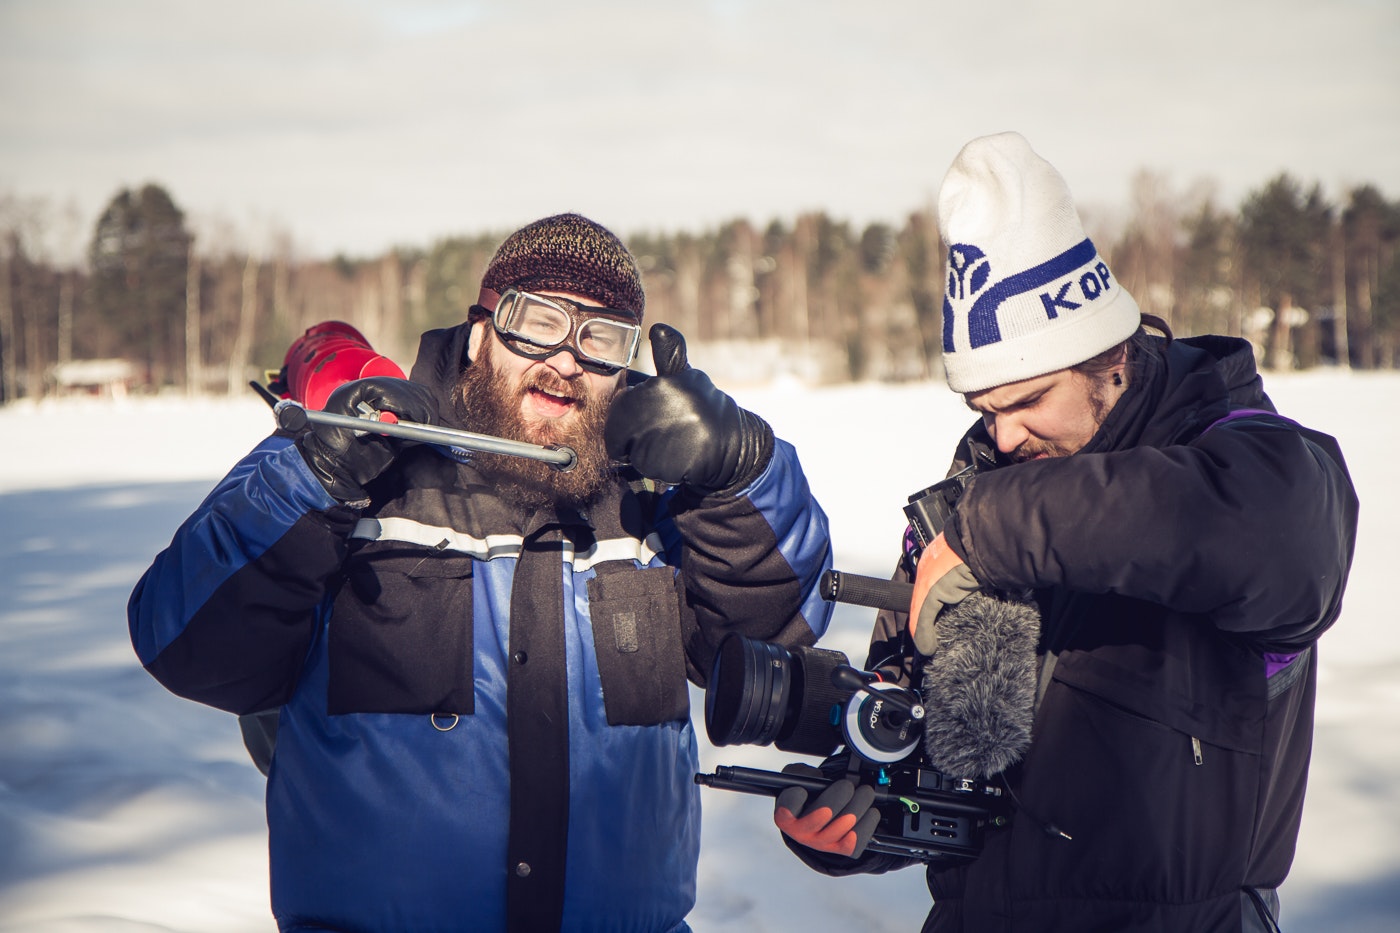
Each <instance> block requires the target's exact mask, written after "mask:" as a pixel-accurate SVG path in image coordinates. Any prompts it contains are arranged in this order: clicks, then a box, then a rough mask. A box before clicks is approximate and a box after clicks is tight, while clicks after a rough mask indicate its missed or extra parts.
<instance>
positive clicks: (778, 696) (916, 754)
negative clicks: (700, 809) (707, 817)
mask: <svg viewBox="0 0 1400 933" xmlns="http://www.w3.org/2000/svg"><path fill="white" fill-rule="evenodd" d="M922 715H923V709H922V705H921V703H920V698H919V697H918V694H917V693H915V692H914V691H912V690H909V689H907V688H904V687H899V686H897V685H895V684H889V683H883V682H880V681H879V680H878V678H877V677H876V676H875V675H873V674H869V673H866V672H862V671H857V670H856V669H854V668H852V667H851V666H850V665H849V663H848V662H847V658H846V656H845V655H844V654H842V653H841V652H839V651H833V650H830V649H821V648H812V647H800V648H793V649H788V648H785V647H783V646H781V645H777V644H773V643H771V642H765V641H761V640H758V639H753V638H747V637H745V636H742V635H739V634H737V633H731V634H730V635H728V636H726V637H725V639H724V641H723V642H721V644H720V650H719V651H718V652H717V653H716V655H715V662H714V665H713V668H712V673H711V677H710V681H709V685H708V686H707V688H706V691H705V727H706V732H707V734H708V735H709V738H710V742H711V744H713V745H715V746H717V747H722V746H725V745H736V744H745V745H768V744H772V745H774V746H775V747H777V748H778V749H780V750H782V751H789V752H794V753H797V754H805V755H814V756H818V757H822V758H823V759H824V760H823V762H822V764H821V765H820V768H819V773H820V774H821V777H809V776H802V775H795V774H790V773H786V772H784V773H778V772H772V771H761V770H756V769H751V768H740V767H730V766H724V765H721V766H718V767H716V768H715V771H714V773H713V774H697V775H695V781H696V783H697V784H701V785H704V786H708V787H713V788H717V789H721V790H732V791H738V792H741V793H749V794H760V795H766V796H771V797H776V796H777V795H778V794H780V793H781V792H782V791H783V790H784V789H786V788H788V787H793V786H801V787H806V788H807V789H808V790H809V791H810V792H813V793H819V792H820V791H821V790H823V789H825V787H827V786H829V785H830V784H831V783H832V782H833V781H837V780H844V779H849V780H852V781H854V782H856V783H860V784H866V785H869V786H871V787H872V788H873V789H874V790H875V807H876V808H877V810H879V812H880V820H879V824H878V826H877V828H876V831H875V834H874V836H873V837H872V840H871V843H870V844H869V845H868V846H867V850H868V851H871V852H881V853H886V854H893V855H899V856H903V857H907V858H913V859H918V860H921V861H936V860H945V859H950V858H972V857H975V856H976V855H977V853H978V852H980V851H981V845H982V834H983V830H984V828H985V827H986V826H987V825H988V824H989V823H990V824H995V825H999V824H1000V823H1001V822H1003V821H1004V815H1003V813H1004V804H1003V802H1002V798H1001V788H999V787H995V786H993V785H990V784H985V783H981V782H978V781H972V780H966V779H958V778H954V777H949V776H947V775H944V774H942V773H940V772H939V771H937V770H935V769H934V768H932V767H931V766H930V765H929V764H928V762H927V760H926V758H925V755H924V752H923V749H922V747H921V746H922V739H923V727H922Z"/></svg>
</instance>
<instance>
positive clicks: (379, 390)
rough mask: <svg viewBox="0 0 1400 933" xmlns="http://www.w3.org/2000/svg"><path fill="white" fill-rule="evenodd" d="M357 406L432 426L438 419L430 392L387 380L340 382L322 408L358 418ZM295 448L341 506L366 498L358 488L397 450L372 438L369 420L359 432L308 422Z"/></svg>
mask: <svg viewBox="0 0 1400 933" xmlns="http://www.w3.org/2000/svg"><path fill="white" fill-rule="evenodd" d="M362 404H364V405H368V406H369V407H370V408H372V409H374V410H375V411H381V412H392V413H393V414H394V415H396V416H397V417H398V418H399V419H400V420H402V421H414V422H418V423H419V424H435V423H437V420H438V410H437V400H436V398H435V397H434V396H433V393H432V391H431V390H429V389H428V388H427V387H426V386H422V385H419V384H418V383H416V382H409V381H408V380H407V379H392V378H390V377H388V376H370V377H368V378H366V379H356V380H355V381H353V382H347V383H345V384H344V385H343V386H341V387H339V388H338V389H336V390H335V391H334V392H332V393H331V394H330V398H328V399H326V407H325V410H326V411H327V412H329V413H330V414H334V415H349V416H351V417H359V416H360V415H361V414H363V412H362V410H361V408H360V406H361V405H362ZM357 435H358V436H357ZM296 444H297V447H298V448H299V449H300V450H301V455H302V457H303V458H304V459H305V460H306V462H307V464H308V465H309V466H310V467H311V472H313V473H315V474H316V478H317V479H318V480H320V481H321V485H323V486H325V487H326V491H327V492H329V493H330V494H331V495H332V496H334V497H335V498H336V499H338V500H340V501H341V502H346V503H362V502H364V501H366V500H368V499H369V494H368V493H366V492H365V488H364V484H365V483H368V482H369V481H370V480H372V479H374V478H375V477H376V476H378V475H379V474H380V473H383V472H384V470H385V469H386V468H387V467H388V466H389V464H390V463H392V462H393V460H394V457H395V456H397V454H398V451H399V442H398V441H396V440H395V439H393V438H390V437H386V436H384V435H383V434H375V433H374V422H373V421H370V420H366V421H365V433H363V434H360V433H359V432H357V431H352V430H350V429H349V428H337V427H332V426H330V425H324V424H315V423H314V422H313V423H312V424H311V427H310V429H309V430H307V431H305V432H303V433H302V434H301V435H300V436H299V437H298V438H297V440H296Z"/></svg>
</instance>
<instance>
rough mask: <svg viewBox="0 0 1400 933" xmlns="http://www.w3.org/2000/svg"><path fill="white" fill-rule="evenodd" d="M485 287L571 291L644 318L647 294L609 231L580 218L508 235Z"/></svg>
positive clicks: (562, 217) (553, 220)
mask: <svg viewBox="0 0 1400 933" xmlns="http://www.w3.org/2000/svg"><path fill="white" fill-rule="evenodd" d="M481 287H482V288H489V289H491V290H492V291H494V292H497V293H500V292H503V291H505V290H506V289H507V288H520V289H524V290H526V291H543V290H551V291H560V292H572V293H574V294H576V295H582V296H584V297H586V298H589V299H590V300H592V301H595V302H597V303H598V304H599V305H601V306H602V307H605V308H613V309H615V310H618V311H631V312H632V313H633V314H635V315H637V321H638V322H640V321H641V320H642V311H643V310H644V309H645V308H646V295H645V294H644V293H643V291H642V276H641V273H640V272H639V271H638V270H637V261H636V260H635V259H633V258H632V254H631V253H630V252H628V251H627V247H626V246H624V245H622V241H621V240H619V239H618V238H617V237H616V236H615V235H613V233H612V232H611V231H609V230H608V229H607V228H605V227H602V226H600V225H598V224H596V223H594V222H593V221H591V220H589V219H588V218H587V217H582V216H580V215H578V214H556V215H554V216H553V217H546V218H544V219H543V220H537V221H535V222H534V223H532V224H528V225H526V226H524V227H521V228H520V229H519V230H517V231H515V232H514V233H512V234H511V235H510V236H508V237H506V240H505V242H504V243H502V244H501V245H500V247H499V248H498V249H497V250H496V255H495V256H493V257H492V259H491V262H490V264H489V265H487V267H486V274H485V275H483V276H482V278H481Z"/></svg>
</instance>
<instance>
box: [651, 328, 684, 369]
mask: <svg viewBox="0 0 1400 933" xmlns="http://www.w3.org/2000/svg"><path fill="white" fill-rule="evenodd" d="M647 338H648V339H649V340H650V341H651V361H652V363H654V364H655V366H656V374H657V375H658V376H674V375H675V374H676V373H678V372H681V371H682V370H684V369H686V368H687V367H688V366H689V365H690V362H689V360H688V359H687V358H686V352H685V337H683V336H682V335H681V332H680V331H678V330H676V329H675V328H674V327H672V326H671V325H670V324H653V325H651V330H649V331H648V332H647Z"/></svg>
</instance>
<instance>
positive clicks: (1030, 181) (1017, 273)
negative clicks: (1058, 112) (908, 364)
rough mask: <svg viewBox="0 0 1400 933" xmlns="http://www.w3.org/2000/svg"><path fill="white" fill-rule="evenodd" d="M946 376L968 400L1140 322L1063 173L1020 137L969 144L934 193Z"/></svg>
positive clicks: (1106, 342)
mask: <svg viewBox="0 0 1400 933" xmlns="http://www.w3.org/2000/svg"><path fill="white" fill-rule="evenodd" d="M938 229H939V232H940V233H941V234H942V235H943V242H944V243H945V244H947V246H948V263H947V280H946V282H945V285H946V290H945V293H944V298H943V369H944V373H945V374H946V376H947V379H948V387H949V388H950V389H952V390H953V391H954V392H960V393H963V394H967V393H971V392H980V391H982V390H984V389H991V388H995V387H996V386H1001V385H1006V384H1007V383H1009V382H1018V381H1020V380H1022V379H1031V378H1033V377H1035V376H1043V375H1045V374H1047V373H1052V372H1055V371H1057V370H1061V369H1067V368H1068V367H1071V366H1075V365H1077V364H1079V363H1082V362H1084V361H1085V360H1088V359H1091V358H1092V357H1094V356H1097V355H1098V354H1100V353H1102V352H1103V351H1105V350H1107V349H1109V348H1110V347H1112V346H1114V345H1116V344H1119V343H1122V342H1123V341H1124V340H1127V339H1128V338H1129V337H1130V336H1132V334H1133V333H1134V332H1135V331H1136V330H1137V329H1138V326H1139V324H1140V323H1141V319H1142V315H1141V313H1140V312H1139V310H1138V306H1137V302H1136V301H1134V300H1133V296H1132V295H1130V294H1128V292H1127V291H1126V290H1125V289H1124V288H1123V287H1122V286H1121V285H1119V284H1118V281H1117V280H1116V279H1115V278H1114V277H1113V276H1112V275H1111V274H1110V273H1109V271H1108V264H1107V263H1105V262H1104V261H1103V258H1102V257H1101V256H1099V253H1098V250H1097V249H1095V248H1094V244H1093V243H1092V242H1091V241H1090V240H1089V238H1088V237H1087V236H1085V234H1084V227H1083V224H1082V223H1081V222H1080V220H1079V214H1078V212H1077V211H1076V210H1075V207H1074V202H1073V200H1072V199H1071V197H1070V193H1069V186H1068V185H1066V184H1065V180H1064V179H1063V178H1061V177H1060V173H1059V172H1057V171H1055V169H1054V167H1053V166H1051V165H1050V163H1049V162H1046V161H1045V160H1044V159H1042V158H1041V157H1040V156H1038V155H1037V154H1036V153H1035V152H1034V151H1032V150H1031V147H1030V144H1029V143H1027V142H1026V140H1025V138H1023V137H1022V136H1021V135H1020V134H1019V133H999V134H997V135H995V136H984V137H981V138H979V139H974V140H973V141H972V142H970V143H968V144H967V145H966V146H964V147H963V149H962V151H961V152H960V153H958V157H957V158H956V159H954V160H953V165H952V167H951V168H949V169H948V174H947V175H946V176H945V177H944V179H943V186H942V187H941V188H940V189H939V192H938Z"/></svg>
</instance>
